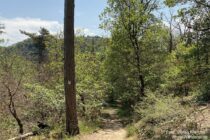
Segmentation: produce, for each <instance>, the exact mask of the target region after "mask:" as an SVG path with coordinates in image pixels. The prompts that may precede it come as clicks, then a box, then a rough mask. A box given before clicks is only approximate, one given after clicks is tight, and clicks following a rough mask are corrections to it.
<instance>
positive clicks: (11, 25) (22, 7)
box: [0, 0, 106, 44]
mask: <svg viewBox="0 0 210 140" xmlns="http://www.w3.org/2000/svg"><path fill="white" fill-rule="evenodd" d="M75 2H76V3H75V28H77V29H83V30H84V33H85V34H89V35H101V34H102V33H104V32H103V31H102V30H100V29H98V26H99V24H100V20H99V17H98V16H99V14H100V13H101V12H102V11H103V9H104V8H105V6H106V0H75ZM63 11H64V0H0V23H4V24H5V26H6V34H5V38H7V39H9V42H8V44H12V43H15V42H17V41H21V40H22V39H25V37H24V36H23V35H21V34H19V29H22V30H26V31H30V32H36V31H37V30H38V29H39V27H40V26H44V27H46V28H48V29H49V30H50V31H52V32H53V33H55V32H57V31H58V30H61V29H62V25H63Z"/></svg>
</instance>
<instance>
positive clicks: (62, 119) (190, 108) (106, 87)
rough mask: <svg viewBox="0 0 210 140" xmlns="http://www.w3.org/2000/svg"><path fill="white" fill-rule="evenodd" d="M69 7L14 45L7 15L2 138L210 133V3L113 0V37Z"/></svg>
mask: <svg viewBox="0 0 210 140" xmlns="http://www.w3.org/2000/svg"><path fill="white" fill-rule="evenodd" d="M64 10H65V12H64V13H65V15H64V17H65V18H64V29H63V30H62V31H61V32H58V33H56V34H53V33H51V32H50V31H49V30H48V29H46V28H44V27H40V30H39V31H37V32H35V33H34V32H28V31H25V30H21V29H20V33H21V34H22V35H24V36H26V37H28V38H27V39H25V40H23V41H20V42H18V43H15V44H13V45H10V46H4V45H2V44H4V42H5V40H4V39H3V37H1V36H3V34H5V32H7V28H6V25H5V24H4V23H2V22H1V21H0V42H1V44H0V140H23V139H25V140H188V139H189V140H191V139H196V140H208V139H210V105H209V104H210V62H209V61H210V60H209V59H210V1H209V0H163V1H162V0H107V5H106V8H105V9H104V11H103V12H102V13H101V14H100V15H99V18H100V21H101V24H100V25H98V26H100V28H101V29H103V30H105V31H107V32H109V36H107V37H103V36H100V35H94V36H90V35H85V34H84V33H83V32H82V31H81V32H75V31H74V19H75V18H77V17H76V16H74V0H65V9H64ZM162 11H164V12H162ZM166 11H167V12H166Z"/></svg>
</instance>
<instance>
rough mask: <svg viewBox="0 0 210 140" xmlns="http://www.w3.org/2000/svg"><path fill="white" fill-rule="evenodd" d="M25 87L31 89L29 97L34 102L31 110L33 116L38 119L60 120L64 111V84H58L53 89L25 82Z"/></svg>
mask: <svg viewBox="0 0 210 140" xmlns="http://www.w3.org/2000/svg"><path fill="white" fill-rule="evenodd" d="M25 88H26V89H27V90H28V91H29V93H28V95H27V98H28V99H29V100H30V101H31V103H32V106H31V110H30V111H29V112H30V113H29V114H31V117H34V118H35V119H36V121H46V120H50V121H52V122H54V123H55V122H56V121H60V119H61V117H63V116H62V115H63V112H64V91H63V90H64V89H63V86H56V87H54V89H53V90H52V89H47V88H46V87H44V86H41V85H39V84H25ZM50 118H51V119H50ZM35 119H34V121H35Z"/></svg>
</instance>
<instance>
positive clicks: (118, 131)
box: [79, 108, 133, 140]
mask: <svg viewBox="0 0 210 140" xmlns="http://www.w3.org/2000/svg"><path fill="white" fill-rule="evenodd" d="M103 114H104V116H105V118H104V119H103V127H102V129H101V130H99V131H97V132H95V133H93V134H89V135H83V136H80V138H79V140H133V138H127V132H126V130H125V128H123V125H122V120H121V119H119V117H118V116H117V109H113V108H107V109H105V110H104V111H103Z"/></svg>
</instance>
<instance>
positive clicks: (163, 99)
mask: <svg viewBox="0 0 210 140" xmlns="http://www.w3.org/2000/svg"><path fill="white" fill-rule="evenodd" d="M188 111H189V109H187V106H186V107H184V106H182V105H181V104H180V99H179V98H176V97H173V96H163V95H160V94H158V93H151V94H148V96H147V98H145V100H144V101H143V102H142V103H139V105H137V106H136V107H135V112H136V117H137V118H136V119H137V120H139V121H138V123H137V124H136V127H137V128H138V130H139V131H138V133H139V134H140V135H141V137H143V138H145V139H154V138H157V136H161V135H166V134H167V133H169V132H170V131H173V130H175V129H176V128H177V127H179V126H181V124H182V123H183V121H185V118H186V115H187V114H188Z"/></svg>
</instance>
